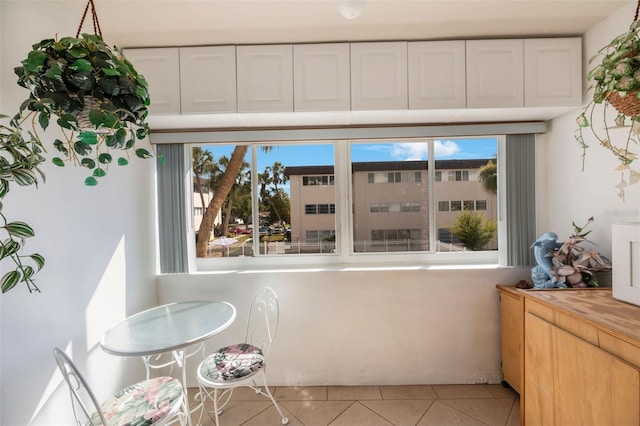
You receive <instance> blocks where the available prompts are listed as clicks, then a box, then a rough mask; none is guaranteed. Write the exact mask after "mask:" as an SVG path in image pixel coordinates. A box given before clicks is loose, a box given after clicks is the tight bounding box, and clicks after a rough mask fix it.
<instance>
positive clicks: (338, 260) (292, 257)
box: [186, 137, 504, 272]
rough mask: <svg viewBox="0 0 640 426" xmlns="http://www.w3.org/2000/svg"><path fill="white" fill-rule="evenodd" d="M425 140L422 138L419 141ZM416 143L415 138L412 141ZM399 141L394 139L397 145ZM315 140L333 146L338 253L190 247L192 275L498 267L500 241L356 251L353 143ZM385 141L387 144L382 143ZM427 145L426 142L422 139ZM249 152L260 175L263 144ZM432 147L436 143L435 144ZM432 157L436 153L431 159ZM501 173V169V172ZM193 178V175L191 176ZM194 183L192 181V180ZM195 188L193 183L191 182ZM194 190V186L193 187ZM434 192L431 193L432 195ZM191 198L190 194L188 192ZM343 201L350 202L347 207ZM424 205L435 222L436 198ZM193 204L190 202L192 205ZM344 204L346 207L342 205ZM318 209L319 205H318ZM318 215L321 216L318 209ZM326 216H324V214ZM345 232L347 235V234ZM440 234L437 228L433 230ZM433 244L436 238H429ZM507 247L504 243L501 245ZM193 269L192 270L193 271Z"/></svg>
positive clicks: (431, 170)
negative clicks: (467, 246)
mask: <svg viewBox="0 0 640 426" xmlns="http://www.w3.org/2000/svg"><path fill="white" fill-rule="evenodd" d="M469 138H470V137H462V138H451V139H469ZM420 139H423V138H420ZM500 139H501V138H500V137H497V140H498V144H500V143H501V142H500ZM413 140H415V139H413ZM396 141H397V140H394V142H396ZM347 142H348V143H345V142H344V141H326V140H323V141H314V143H323V144H326V143H333V144H334V185H329V186H333V188H334V189H335V191H336V203H335V210H336V211H335V214H334V213H330V214H331V215H334V216H335V220H336V225H335V226H336V241H335V253H322V254H287V255H281V254H267V253H260V251H259V250H256V249H255V248H254V253H260V254H256V255H254V256H251V257H236V258H234V257H230V258H196V257H195V248H194V247H193V248H191V250H190V256H192V260H191V261H190V262H189V264H190V265H194V266H192V267H190V272H205V271H212V270H220V269H225V268H235V267H243V268H245V267H248V268H260V267H265V266H278V267H300V266H304V265H340V264H353V265H358V264H371V263H380V262H384V263H391V264H394V263H398V262H400V263H413V264H421V265H439V264H458V265H464V264H496V263H498V258H499V251H500V250H501V246H500V243H501V242H499V249H498V250H497V251H479V252H470V251H466V252H457V253H452V252H435V251H409V252H400V251H398V252H383V253H381V252H355V251H354V245H355V242H354V241H353V233H352V231H351V230H352V229H353V216H352V214H351V209H350V208H348V207H347V206H348V205H351V203H352V200H353V194H352V187H351V168H350V164H351V158H350V142H352V141H351V140H349V141H347ZM366 142H367V141H366V140H364V141H363V140H357V143H366ZM382 142H385V141H382ZM421 142H424V140H421ZM284 143H293V144H299V143H306V142H300V141H289V142H275V143H271V144H270V145H274V144H284ZM197 145H198V146H203V145H207V144H202V143H200V144H197ZM248 145H249V150H248V155H251V156H252V160H251V168H252V176H254V175H255V176H257V170H255V168H256V166H255V165H257V161H256V156H257V152H258V150H259V149H260V146H262V145H264V143H259V142H256V143H248ZM432 145H433V144H432ZM193 146H196V145H195V144H194V145H186V147H187V148H186V149H187V150H188V153H189V162H190V161H191V160H190V158H191V148H192V147H193ZM430 158H433V154H432V155H431V156H430ZM434 161H435V160H433V162H430V165H429V168H428V170H427V179H428V182H429V184H430V185H431V186H432V185H433V184H434V183H435V180H434V179H435V163H434ZM499 170H500V169H499ZM190 175H191V173H190ZM191 180H192V179H191ZM191 185H192V183H191ZM191 187H192V186H191ZM252 188H253V191H254V193H257V179H256V180H255V181H253V179H252ZM431 193H432V192H431ZM188 196H189V197H190V196H191V194H190V193H188ZM342 200H348V201H347V202H346V204H345V202H344V201H342ZM424 202H425V204H426V203H430V205H429V215H430V216H431V217H430V222H431V220H433V217H434V215H435V211H433V207H434V206H435V207H436V208H437V203H438V202H437V201H436V200H435V197H430V199H428V200H424ZM190 203H191V201H188V204H190ZM255 203H256V204H257V198H256V199H255ZM343 204H344V207H343V206H342V205H343ZM316 208H318V207H317V205H316ZM254 211H257V210H254ZM316 214H321V213H319V210H318V212H317V213H316ZM322 214H323V215H324V214H325V213H322ZM345 230H346V232H345ZM190 231H191V233H192V234H194V235H195V231H196V230H195V229H193V228H192V229H191V230H190ZM434 232H435V233H437V229H435V230H434ZM434 232H429V234H433V233H434ZM430 238H432V239H433V240H434V241H435V239H436V236H435V235H433V236H430ZM502 244H504V243H502ZM194 246H195V243H194ZM430 247H435V244H434V242H430ZM191 269H192V270H191Z"/></svg>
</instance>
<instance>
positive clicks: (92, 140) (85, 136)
mask: <svg viewBox="0 0 640 426" xmlns="http://www.w3.org/2000/svg"><path fill="white" fill-rule="evenodd" d="M78 139H79V140H81V141H82V142H84V143H86V144H89V145H96V144H97V143H98V135H97V134H96V132H92V131H90V130H85V131H83V132H80V133H79V134H78Z"/></svg>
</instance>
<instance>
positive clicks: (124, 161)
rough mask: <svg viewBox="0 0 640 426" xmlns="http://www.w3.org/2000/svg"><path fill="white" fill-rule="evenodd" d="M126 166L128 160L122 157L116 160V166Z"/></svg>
mask: <svg viewBox="0 0 640 426" xmlns="http://www.w3.org/2000/svg"><path fill="white" fill-rule="evenodd" d="M127 164H129V160H127V159H126V158H124V157H120V158H118V166H126V165H127Z"/></svg>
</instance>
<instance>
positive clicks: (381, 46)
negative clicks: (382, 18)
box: [351, 41, 408, 110]
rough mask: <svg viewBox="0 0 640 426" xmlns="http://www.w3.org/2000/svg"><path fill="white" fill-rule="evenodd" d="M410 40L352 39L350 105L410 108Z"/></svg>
mask: <svg viewBox="0 0 640 426" xmlns="http://www.w3.org/2000/svg"><path fill="white" fill-rule="evenodd" d="M407 93H408V92H407V42H406V41H398V42H380V43H351V109H352V110H378V109H407V108H408V98H407Z"/></svg>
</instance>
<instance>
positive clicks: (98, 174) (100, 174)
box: [93, 167, 107, 177]
mask: <svg viewBox="0 0 640 426" xmlns="http://www.w3.org/2000/svg"><path fill="white" fill-rule="evenodd" d="M106 175H107V172H106V171H105V170H104V169H101V168H100V167H98V168H97V169H95V170H94V171H93V176H94V177H104V176H106Z"/></svg>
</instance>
